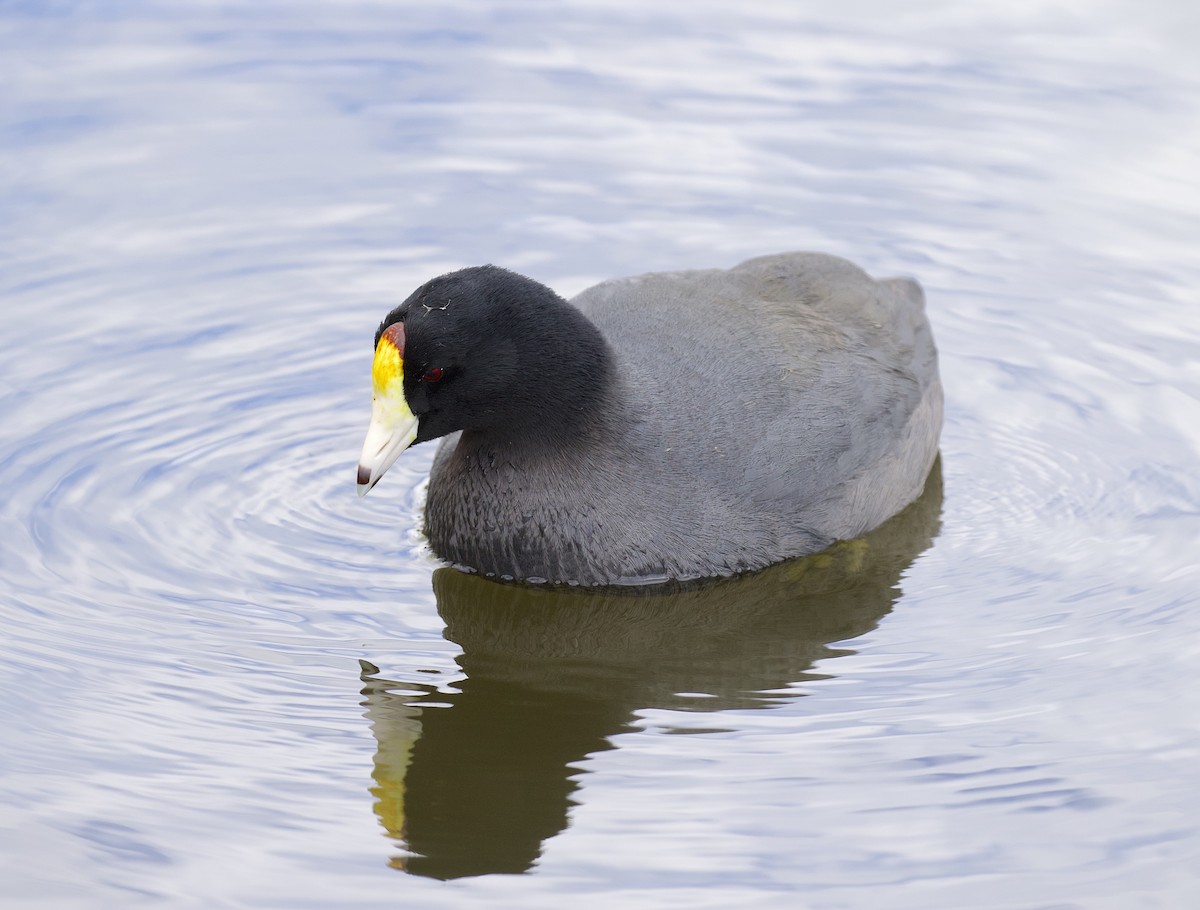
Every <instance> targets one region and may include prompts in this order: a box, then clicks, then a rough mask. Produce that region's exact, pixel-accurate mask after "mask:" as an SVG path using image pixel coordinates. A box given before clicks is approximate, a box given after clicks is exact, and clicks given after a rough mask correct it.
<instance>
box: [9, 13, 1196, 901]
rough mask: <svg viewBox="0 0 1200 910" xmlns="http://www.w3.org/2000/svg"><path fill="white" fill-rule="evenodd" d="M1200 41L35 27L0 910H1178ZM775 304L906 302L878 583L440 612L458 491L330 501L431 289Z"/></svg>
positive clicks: (997, 16) (990, 16)
mask: <svg viewBox="0 0 1200 910" xmlns="http://www.w3.org/2000/svg"><path fill="white" fill-rule="evenodd" d="M1198 37H1200V28H1198V25H1197V21H1196V19H1195V17H1194V15H1193V14H1192V13H1190V12H1189V11H1187V10H1185V9H1184V8H1183V7H1182V6H1179V5H1176V4H1168V3H1158V4H1155V3H1151V4H1146V3H1141V4H1136V5H1135V4H1132V3H1128V2H1123V0H1117V2H1114V3H1110V4H1105V5H1103V6H1095V5H1079V6H1074V7H1073V6H1070V5H1067V6H1063V5H1061V4H1048V3H1047V4H1041V3H1036V2H1035V3H1028V4H991V5H988V4H984V5H978V4H977V5H973V6H970V7H964V6H962V5H961V4H950V3H931V4H924V5H922V6H921V7H920V8H919V9H918V8H913V9H909V8H907V7H906V8H904V9H903V10H897V8H895V6H894V5H892V4H880V3H877V2H851V3H843V4H839V5H838V9H837V11H824V12H821V11H817V10H816V9H813V10H806V9H804V8H802V7H797V6H796V5H794V4H782V3H769V2H748V3H743V4H739V5H738V6H737V7H736V9H735V8H734V7H732V6H729V5H728V4H717V3H705V2H700V3H696V2H692V3H687V4H683V3H667V4H657V5H655V6H653V7H645V6H644V5H642V4H635V3H632V2H628V3H625V2H606V3H604V4H593V3H588V2H583V0H570V2H564V3H560V4H556V5H554V7H553V8H551V7H550V6H542V5H538V4H524V3H506V2H501V3H495V4H488V5H480V4H455V3H446V4H440V5H437V6H436V7H424V6H419V5H412V4H406V3H386V2H378V3H371V2H348V3H339V4H326V3H315V2H304V0H301V2H291V3H287V4H283V3H272V2H268V3H261V4H254V5H252V6H243V7H226V6H222V5H219V4H209V3H204V2H200V0H188V2H175V3H169V4H168V3H163V2H150V0H147V2H134V0H130V2H117V3H109V4H104V5H102V6H93V5H87V4H75V3H68V2H64V3H49V4H21V3H12V4H8V5H6V6H5V7H4V8H3V9H2V10H0V99H2V100H3V103H2V104H0V210H2V211H3V212H4V218H3V219H0V312H2V313H3V317H4V318H3V331H2V332H0V501H2V502H3V509H2V510H0V717H2V718H3V727H2V729H3V736H2V737H0V740H2V742H3V745H0V899H2V900H0V903H3V905H4V906H5V907H6V908H7V907H14V908H20V907H133V906H156V905H157V906H171V907H210V906H211V907H231V906H246V907H288V908H296V907H359V906H361V907H375V906H380V905H382V904H393V903H395V904H399V903H408V904H412V905H419V906H425V907H447V908H450V907H462V906H471V905H474V904H477V903H479V904H482V903H487V904H489V905H498V906H514V907H547V908H549V907H561V906H564V905H566V904H570V905H572V906H580V907H597V908H607V907H612V906H628V907H653V908H658V907H671V906H688V907H713V908H727V907H748V908H758V907H763V908H775V907H796V906H805V907H814V908H825V907H830V908H834V907H880V906H887V907H895V908H906V907H911V908H933V907H945V908H961V907H968V906H969V907H980V908H984V907H995V908H1017V907H1021V908H1025V907H1028V908H1035V907H1036V908H1045V907H1054V908H1065V907H1086V908H1095V907H1112V908H1122V910H1123V908H1129V907H1164V908H1169V907H1180V906H1191V905H1192V904H1193V903H1195V902H1196V901H1197V900H1198V899H1200V877H1198V875H1197V872H1196V871H1195V870H1196V869H1198V868H1200V831H1198V823H1197V822H1196V819H1197V817H1200V798H1198V797H1197V795H1196V794H1197V792H1198V787H1197V784H1198V783H1200V780H1198V774H1197V772H1196V770H1195V769H1196V768H1197V767H1200V763H1198V759H1200V728H1198V726H1197V723H1196V718H1197V717H1200V696H1198V695H1197V691H1198V690H1197V688H1196V686H1195V685H1194V675H1195V666H1196V661H1197V658H1198V657H1200V635H1198V633H1200V629H1198V626H1200V618H1198V616H1200V611H1198V610H1197V601H1198V599H1200V598H1198V597H1197V594H1196V590H1197V586H1198V584H1200V559H1198V557H1197V554H1198V553H1200V522H1198V521H1197V517H1198V513H1200V472H1198V470H1197V464H1198V463H1200V429H1198V428H1200V367H1198V366H1197V356H1196V353H1197V350H1198V348H1197V344H1198V342H1200V310H1198V308H1197V305H1196V290H1195V289H1196V287H1197V283H1198V280H1200V261H1198V260H1197V257H1196V254H1195V249H1196V247H1195V238H1196V237H1197V236H1200V219H1198V218H1197V213H1198V212H1200V183H1197V182H1196V180H1195V175H1196V174H1197V173H1200V151H1198V149H1200V67H1198V66H1197V64H1196V63H1195V60H1194V56H1195V54H1194V47H1195V44H1196V39H1197V38H1198ZM786 249H819V250H824V251H827V252H832V253H836V254H841V255H845V256H847V257H850V258H852V259H854V260H855V261H857V262H859V263H860V264H862V265H863V266H864V267H866V268H867V269H869V270H870V271H872V272H873V273H875V274H879V275H883V274H897V273H899V274H910V275H914V276H916V277H918V278H919V279H920V280H921V281H922V283H923V284H924V285H925V287H926V290H927V293H928V297H929V301H930V313H931V317H932V320H933V323H934V327H935V332H936V335H937V338H938V341H939V345H940V348H941V351H942V370H943V379H944V383H945V386H946V391H947V421H946V428H945V432H944V435H943V446H942V462H941V467H940V474H938V475H937V476H935V477H934V478H933V479H932V481H931V484H930V486H929V488H928V489H927V491H926V495H925V496H924V497H923V498H922V500H920V501H919V502H918V503H917V504H916V505H915V506H914V508H913V509H911V510H910V511H909V512H907V513H905V514H904V515H902V516H900V518H899V519H898V520H897V521H896V522H893V523H891V524H889V525H888V526H885V528H883V529H880V531H879V532H877V533H876V534H874V535H871V536H870V537H868V538H867V539H865V540H863V541H859V542H853V543H848V544H843V545H840V546H839V548H837V549H835V550H834V551H832V552H831V553H828V554H824V555H822V556H820V557H817V558H815V559H812V560H806V561H802V562H799V563H793V564H790V565H787V566H782V567H779V568H777V569H774V570H771V571H768V572H764V573H761V575H757V576H752V577H749V578H746V579H739V580H733V581H729V582H725V583H722V584H718V585H713V586H701V587H699V588H694V589H693V588H688V589H686V590H679V591H660V592H657V594H656V595H655V596H654V597H649V598H645V597H633V596H631V595H629V594H609V595H596V594H588V593H586V592H585V593H578V592H575V593H571V594H569V595H568V594H564V593H562V592H554V591H546V590H528V589H521V588H516V587H511V586H507V587H506V586H498V585H493V584H491V583H488V582H485V581H481V580H479V579H473V578H469V577H467V576H463V575H461V574H458V573H456V572H454V571H453V570H449V569H446V568H444V567H441V566H440V565H439V563H438V562H437V561H436V560H435V559H434V558H433V557H432V556H431V555H430V554H429V553H428V552H427V550H426V549H425V548H424V546H423V542H422V540H421V538H420V535H419V527H420V503H421V498H422V495H423V490H422V486H421V485H422V482H423V480H424V477H425V474H426V471H427V469H428V464H429V459H430V457H431V454H432V453H431V451H430V448H431V447H418V448H417V449H415V450H414V451H412V452H411V453H409V454H406V455H405V456H404V458H403V459H402V460H401V461H400V462H399V463H398V464H397V465H396V466H395V467H394V468H393V469H392V470H391V472H389V474H388V477H387V478H386V479H385V480H384V482H383V483H382V484H381V485H380V486H379V487H378V488H377V489H376V491H375V492H373V493H372V496H371V497H369V498H368V499H366V500H363V501H359V500H358V499H356V497H355V496H354V485H353V479H352V473H353V468H354V462H355V459H356V457H357V453H358V447H359V445H360V442H361V434H362V432H363V430H364V428H365V425H366V421H367V417H368V412H369V395H370V391H369V366H370V359H371V353H372V351H371V340H372V334H373V331H374V328H375V326H376V325H377V323H378V320H379V319H380V317H381V316H382V315H383V314H384V313H385V312H386V311H387V310H388V309H389V308H390V307H392V306H393V305H395V303H396V302H398V301H399V300H401V299H403V297H404V296H406V295H407V294H408V293H409V292H410V291H411V289H412V288H414V287H415V286H416V285H418V284H419V283H421V282H422V281H424V280H425V279H427V278H428V277H430V276H432V275H434V274H437V273H439V272H441V271H445V270H447V269H450V268H454V267H459V266H463V265H468V264H475V263H480V262H495V263H497V264H501V265H505V266H508V267H511V268H515V269H518V270H521V271H524V272H526V273H528V274H531V275H533V276H534V277H537V278H539V279H541V280H543V281H545V282H547V283H549V284H551V285H552V286H554V287H555V288H556V289H558V290H559V291H561V292H562V293H564V294H571V293H574V292H577V291H579V290H581V289H583V288H584V287H586V286H587V285H588V284H589V283H591V282H593V281H596V280H600V279H603V278H606V277H612V276H616V275H623V274H632V273H637V272H643V271H649V270H655V269H665V268H684V267H700V266H714V265H720V266H727V265H732V264H734V263H736V262H738V261H740V260H741V259H744V258H747V257H749V256H752V255H757V254H760V253H766V252H774V251H780V250H786ZM364 662H365V663H364Z"/></svg>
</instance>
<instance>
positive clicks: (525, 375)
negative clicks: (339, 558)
mask: <svg viewBox="0 0 1200 910" xmlns="http://www.w3.org/2000/svg"><path fill="white" fill-rule="evenodd" d="M372 387H373V395H372V410H371V422H370V426H369V429H368V431H367V436H366V440H365V442H364V444H363V449H362V454H361V457H360V459H359V464H358V476H357V481H358V493H359V495H360V496H362V495H364V494H366V493H367V492H368V491H369V490H371V488H372V487H374V486H375V485H376V484H377V483H378V482H379V479H380V478H381V477H382V476H383V475H384V472H386V471H387V469H388V468H389V467H390V466H391V465H392V464H393V463H394V462H395V461H396V459H397V458H398V457H399V455H400V454H401V453H402V452H403V451H404V450H405V449H407V448H408V447H409V446H410V445H414V444H419V443H422V442H426V441H429V440H434V439H441V440H442V441H441V443H440V445H439V447H438V449H437V452H436V454H435V456H434V459H433V464H432V467H431V469H430V475H429V485H428V492H427V498H426V503H425V510H424V531H425V535H426V537H427V540H428V542H429V545H430V547H431V549H432V550H433V552H434V553H435V554H436V555H437V556H438V557H440V558H441V559H443V560H445V561H446V562H448V563H450V564H451V565H453V566H456V567H458V568H459V569H462V570H463V571H467V572H475V573H479V574H481V575H483V576H486V577H490V578H496V579H500V580H504V581H523V582H528V583H534V584H558V585H582V586H589V587H596V586H599V587H603V586H609V585H651V584H661V583H663V582H667V581H678V582H689V581H694V580H697V579H708V578H718V577H725V576H730V575H737V574H741V573H746V572H752V571H755V570H758V569H762V568H764V567H766V566H769V565H772V564H774V563H777V562H781V561H783V560H786V559H790V558H792V557H797V556H804V555H808V554H812V553H815V552H818V551H820V550H822V549H825V548H827V547H829V546H830V545H832V544H833V543H834V542H836V541H839V540H850V539H854V538H856V537H859V536H861V535H863V534H865V533H866V532H867V531H870V530H872V529H873V528H875V527H877V526H878V525H880V524H882V523H883V522H884V521H886V520H887V519H888V518H889V517H891V516H892V515H894V514H896V513H897V512H899V511H900V510H901V509H902V508H903V507H904V506H906V505H908V504H909V503H910V502H912V501H913V500H915V499H916V498H917V496H918V495H919V494H920V492H921V490H922V488H923V485H924V482H925V478H926V477H927V475H928V474H929V472H930V469H931V467H932V465H933V463H934V460H935V458H936V457H937V452H938V440H939V436H940V432H941V426H942V411H943V391H942V385H941V380H940V377H939V374H938V355H937V349H936V346H935V344H934V339H933V334H932V330H931V328H930V324H929V321H928V319H927V316H926V306H925V295H924V292H923V290H922V288H921V285H920V284H919V283H918V282H917V281H915V280H914V279H912V278H907V277H899V278H885V279H879V280H876V279H873V278H872V277H871V276H869V275H868V274H867V273H866V272H865V271H863V270H862V269H861V268H859V267H858V266H856V265H854V264H853V263H851V262H849V261H847V260H845V259H842V258H839V257H836V256H832V255H829V254H824V253H805V252H792V253H779V254H774V255H766V256H759V257H756V258H753V259H750V260H747V261H745V262H743V263H741V264H740V265H737V266H734V267H733V268H729V269H718V268H713V269H691V270H685V271H673V272H659V273H651V274H644V275H636V276H633V277H627V278H618V279H614V280H609V281H604V282H601V283H600V284H597V285H595V286H594V287H591V288H588V289H587V290H585V291H583V292H582V293H580V294H578V295H577V296H575V297H573V298H572V299H571V300H569V301H568V300H566V299H564V298H563V297H561V296H559V295H558V294H556V293H555V292H554V291H553V290H551V289H550V288H549V287H547V286H546V285H544V284H541V283H540V282H538V281H535V280H533V279H532V278H528V277H525V276H524V275H520V274H517V273H516V272H513V271H509V270H507V269H504V268H501V267H498V266H495V265H483V266H472V267H469V268H464V269H461V270H458V271H454V272H450V273H448V274H445V275H441V276H439V277H436V278H433V279H432V280H430V281H427V282H426V283H424V284H422V285H421V286H420V287H419V288H417V290H415V291H414V292H413V293H412V294H411V295H410V296H409V297H408V298H407V299H405V300H404V301H403V302H402V303H401V304H400V305H399V306H396V307H395V308H394V309H392V310H391V311H390V312H389V313H388V314H387V316H386V317H385V318H384V319H383V321H382V322H381V323H380V325H379V328H378V329H377V330H376V332H375V356H374V361H373V364H372Z"/></svg>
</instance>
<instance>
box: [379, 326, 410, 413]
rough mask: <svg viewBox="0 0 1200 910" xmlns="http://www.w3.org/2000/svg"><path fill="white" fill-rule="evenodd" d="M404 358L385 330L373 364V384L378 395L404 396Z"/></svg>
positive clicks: (385, 396) (388, 396)
mask: <svg viewBox="0 0 1200 910" xmlns="http://www.w3.org/2000/svg"><path fill="white" fill-rule="evenodd" d="M403 384H404V358H402V357H401V356H400V351H398V350H397V349H396V345H395V343H394V342H393V341H392V339H391V338H390V337H389V336H388V334H387V333H386V332H385V333H384V334H383V336H382V337H381V338H380V339H379V346H378V347H377V348H375V362H374V363H373V364H372V365H371V385H372V388H373V390H374V392H375V394H376V395H379V396H382V397H384V398H390V397H393V396H395V395H397V394H399V395H400V396H401V397H403Z"/></svg>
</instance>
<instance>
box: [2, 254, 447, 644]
mask: <svg viewBox="0 0 1200 910" xmlns="http://www.w3.org/2000/svg"><path fill="white" fill-rule="evenodd" d="M304 280H307V279H306V278H304V277H301V276H291V277H290V278H289V279H287V280H286V281H285V282H282V283H283V284H292V283H294V282H302V281H304ZM201 293H203V289H202V290H201ZM222 293H223V294H232V295H234V296H235V297H236V296H237V294H238V289H237V288H236V286H233V287H230V286H226V287H224V288H223V289H222ZM246 296H247V297H250V298H251V300H250V302H249V303H247V304H246V305H245V307H244V309H240V311H239V312H229V311H228V308H221V307H214V306H211V305H210V306H208V307H206V308H204V310H198V309H193V312H200V311H204V312H206V316H205V317H204V318H203V319H201V318H200V317H197V318H196V319H195V320H194V322H192V323H190V324H189V323H188V322H183V323H179V322H176V323H174V324H171V325H169V326H161V325H157V324H153V323H151V322H149V321H148V320H143V321H137V320H134V324H135V325H137V326H139V329H136V330H126V331H124V332H118V331H103V330H101V331H97V330H95V329H94V328H92V327H90V326H78V325H71V324H69V323H68V325H67V327H66V329H65V331H62V332H61V333H60V334H58V335H57V336H56V337H55V338H54V339H53V343H47V342H46V340H45V339H34V340H33V341H32V342H31V343H33V344H37V345H39V346H40V347H41V352H40V353H41V356H40V357H39V359H38V363H39V370H38V371H36V372H34V373H32V374H30V375H26V376H24V377H22V386H23V388H24V393H25V394H23V395H19V396H13V398H14V399H15V405H16V406H15V407H14V408H12V417H11V418H10V419H9V421H8V423H7V428H8V430H9V431H11V432H10V433H9V434H7V435H8V439H9V441H8V442H6V443H5V444H4V447H3V448H2V449H0V483H3V486H4V488H5V489H6V490H11V491H12V497H11V499H10V502H9V505H8V516H9V520H10V521H11V522H13V523H14V524H15V527H14V528H13V530H14V533H13V534H11V535H9V536H11V537H12V538H13V542H12V545H11V546H9V547H7V548H6V549H7V554H6V556H4V557H0V559H2V560H3V563H4V566H5V569H6V571H7V574H8V581H9V582H10V585H11V586H12V587H13V588H14V590H16V591H20V592H21V596H22V600H23V602H24V603H25V604H26V606H27V608H28V609H31V610H38V609H43V608H45V609H55V610H59V611H61V609H62V608H61V594H62V591H61V588H62V587H63V586H64V585H66V586H68V587H69V588H72V589H74V590H73V591H72V592H70V593H73V594H74V596H75V598H77V599H78V601H79V604H78V609H79V610H81V611H84V612H86V611H89V610H92V609H94V608H96V607H99V608H101V609H102V607H103V604H104V602H105V601H109V602H112V601H119V602H121V603H122V604H123V607H124V609H126V610H128V609H133V610H138V609H142V610H147V611H153V612H154V613H155V614H161V611H162V608H163V606H162V605H163V604H164V603H176V604H179V605H180V610H181V614H182V615H181V618H183V617H184V616H186V618H187V620H188V621H198V622H203V621H208V622H216V623H221V622H226V621H229V620H230V617H234V616H236V615H237V614H238V612H239V611H247V612H249V613H251V614H255V615H257V614H259V613H261V612H262V611H268V612H269V611H278V612H279V614H280V616H281V618H289V617H287V616H286V614H292V615H291V616H290V619H291V620H293V621H301V620H299V619H298V617H307V620H308V621H312V620H313V618H314V610H313V605H314V603H317V602H319V604H320V609H319V610H317V611H316V613H315V615H316V616H317V617H319V616H321V615H331V614H333V615H336V614H337V613H338V612H339V611H340V612H342V613H346V612H353V611H356V610H361V609H362V608H363V606H364V604H366V605H369V604H370V603H371V602H373V601H381V600H383V601H391V602H394V601H395V600H396V598H397V596H398V595H397V592H398V591H400V590H402V589H403V588H405V587H406V586H410V585H412V584H416V585H417V587H418V588H424V589H426V590H427V589H428V572H429V570H430V569H431V568H432V566H433V564H434V561H433V560H432V558H431V557H422V556H421V554H422V552H423V549H424V548H423V545H422V543H421V540H420V537H419V534H418V532H417V528H418V527H419V519H418V510H419V500H420V492H421V484H422V482H423V479H424V476H425V473H426V472H427V470H428V460H429V458H430V457H431V456H432V447H428V449H429V451H425V450H422V449H418V450H417V451H416V452H414V453H413V454H412V455H410V456H408V457H407V458H406V459H405V460H404V462H403V463H401V464H400V465H397V467H396V469H395V470H394V471H393V472H391V473H390V474H389V476H388V478H387V482H386V485H385V488H384V489H383V490H381V491H380V492H382V493H383V494H384V495H381V496H378V497H376V498H375V499H374V500H365V501H364V500H359V499H358V497H357V496H356V495H355V488H354V479H353V469H354V465H355V457H356V454H357V451H358V447H359V445H360V443H361V434H362V432H363V431H364V428H365V425H366V420H367V417H368V415H369V405H370V391H369V386H368V385H367V379H368V373H367V370H368V368H369V356H370V350H369V347H370V344H369V343H370V328H371V326H373V324H374V320H375V319H377V318H378V313H377V310H378V309H379V306H380V305H379V304H378V303H375V304H374V305H373V307H372V308H371V310H370V312H367V308H366V307H362V306H361V305H360V306H359V310H358V311H357V312H355V314H354V315H353V316H352V317H348V316H347V315H346V313H347V309H346V305H345V302H344V301H339V302H340V303H342V305H341V306H336V307H331V306H329V305H328V303H327V302H326V301H323V300H321V299H319V298H315V297H314V298H313V299H311V300H307V301H303V300H302V301H301V304H300V305H293V307H292V310H293V311H296V310H298V311H299V312H294V314H295V318H294V320H292V319H289V321H288V323H287V324H286V325H284V326H280V325H279V324H278V323H277V322H272V321H270V320H267V319H265V318H255V317H254V316H253V315H241V314H253V313H255V312H258V313H272V312H274V313H279V312H280V311H281V310H284V309H287V308H285V307H282V306H281V305H280V303H279V302H278V301H271V300H264V299H261V297H260V299H257V300H254V299H253V294H252V293H247V294H246ZM243 299H245V298H243ZM151 303H152V301H139V300H137V299H136V298H135V299H134V301H133V306H132V309H133V311H134V313H135V314H138V312H139V311H141V312H147V311H149V308H150V304H151ZM255 304H257V305H255ZM213 310H215V311H216V312H217V313H218V314H219V315H218V319H217V320H215V321H214V319H213V317H212V315H211V312H212V311H213ZM305 310H307V312H306V311H305ZM221 316H224V317H225V319H223V320H222V319H220V317H221ZM355 329H357V330H358V332H357V333H356V332H355V331H354V330H355ZM359 335H363V336H364V337H365V339H366V340H365V341H364V340H363V338H360V337H358V336H359ZM330 339H333V340H334V343H330ZM81 579H86V587H85V586H82V585H81V583H80V581H81ZM418 582H419V584H418ZM49 588H54V589H58V592H57V593H56V594H55V596H54V597H53V598H50V599H47V598H46V597H45V595H46V592H47V590H48V589H49ZM51 600H53V601H54V602H56V603H58V606H55V607H53V608H52V607H50V606H48V604H49V602H50V601H51ZM267 601H269V603H267ZM206 603H207V604H211V605H213V610H214V611H215V612H213V613H212V614H211V615H208V616H207V617H205V608H204V606H203V605H204V604H206ZM43 605H46V606H43ZM161 621H163V618H162V617H161V616H157V617H156V618H155V619H154V622H161Z"/></svg>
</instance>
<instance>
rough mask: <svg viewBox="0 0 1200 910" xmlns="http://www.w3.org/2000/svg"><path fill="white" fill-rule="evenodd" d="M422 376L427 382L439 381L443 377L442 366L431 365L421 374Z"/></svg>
mask: <svg viewBox="0 0 1200 910" xmlns="http://www.w3.org/2000/svg"><path fill="white" fill-rule="evenodd" d="M421 378H422V379H424V380H425V381H426V382H437V381H438V380H439V379H441V378H442V368H441V367H430V368H429V369H428V370H426V371H425V372H424V373H422V374H421Z"/></svg>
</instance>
